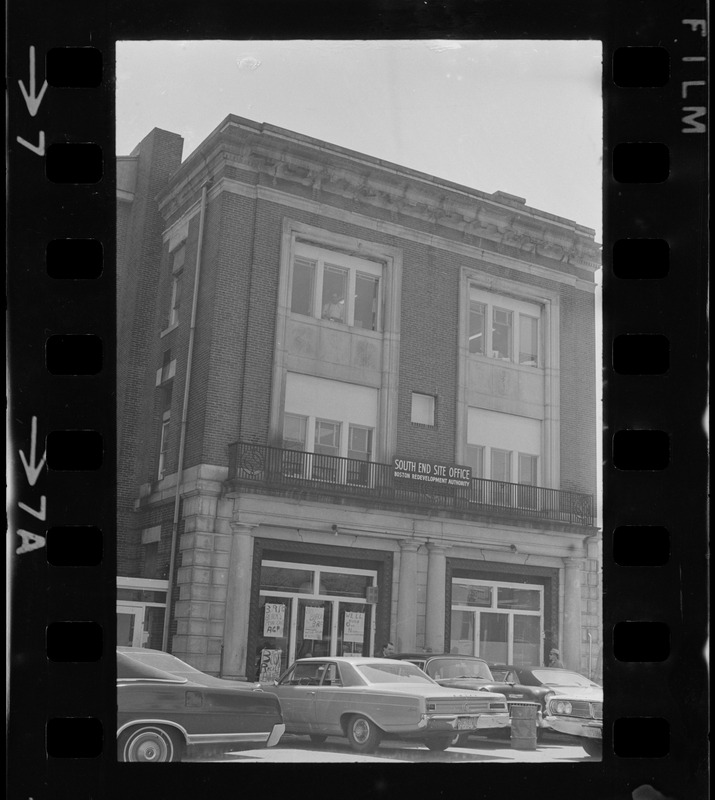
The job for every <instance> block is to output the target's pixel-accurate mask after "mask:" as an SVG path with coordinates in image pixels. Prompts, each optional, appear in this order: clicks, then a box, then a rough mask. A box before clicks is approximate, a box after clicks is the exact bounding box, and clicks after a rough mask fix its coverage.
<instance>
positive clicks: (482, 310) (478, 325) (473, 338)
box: [469, 301, 486, 353]
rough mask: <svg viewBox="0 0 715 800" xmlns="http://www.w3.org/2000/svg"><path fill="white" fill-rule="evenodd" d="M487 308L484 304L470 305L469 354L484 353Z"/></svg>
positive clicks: (471, 303) (473, 303)
mask: <svg viewBox="0 0 715 800" xmlns="http://www.w3.org/2000/svg"><path fill="white" fill-rule="evenodd" d="M485 318H486V306H485V305H484V304H483V303H475V302H474V301H472V302H470V304H469V352H470V353H484V331H485V329H486V325H485Z"/></svg>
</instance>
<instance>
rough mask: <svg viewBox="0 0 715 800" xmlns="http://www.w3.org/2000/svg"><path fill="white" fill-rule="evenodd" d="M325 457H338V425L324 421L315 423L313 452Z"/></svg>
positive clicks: (337, 423) (320, 420) (319, 420)
mask: <svg viewBox="0 0 715 800" xmlns="http://www.w3.org/2000/svg"><path fill="white" fill-rule="evenodd" d="M314 452H316V453H321V454H322V455H326V456H337V455H340V423H339V422H330V421H329V420H325V419H316V421H315V450H314Z"/></svg>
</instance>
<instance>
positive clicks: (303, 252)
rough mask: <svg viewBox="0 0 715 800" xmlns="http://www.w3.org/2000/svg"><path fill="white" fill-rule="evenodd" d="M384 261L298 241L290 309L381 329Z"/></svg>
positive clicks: (359, 325) (303, 313)
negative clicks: (375, 260)
mask: <svg viewBox="0 0 715 800" xmlns="http://www.w3.org/2000/svg"><path fill="white" fill-rule="evenodd" d="M381 278H382V264H380V263H378V262H373V261H369V260H368V259H363V258H357V257H354V256H350V255H347V254H344V253H338V252H332V251H330V250H323V249H321V248H319V247H315V246H314V245H308V244H305V243H300V242H299V243H297V244H296V252H295V256H294V259H293V270H292V276H291V289H290V298H291V300H290V310H291V311H292V312H293V313H294V314H301V315H303V316H307V317H313V318H315V319H323V320H327V321H329V322H335V323H338V324H343V325H348V326H350V327H354V328H362V329H363V330H370V331H376V330H378V329H379V327H378V326H379V325H380V320H379V308H380V284H381Z"/></svg>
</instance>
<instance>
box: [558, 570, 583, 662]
mask: <svg viewBox="0 0 715 800" xmlns="http://www.w3.org/2000/svg"><path fill="white" fill-rule="evenodd" d="M564 566H565V570H564V627H563V652H562V654H561V656H562V658H561V660H562V661H563V662H564V666H565V667H568V668H569V669H573V670H575V671H576V672H580V671H581V561H580V560H579V559H578V558H565V559H564Z"/></svg>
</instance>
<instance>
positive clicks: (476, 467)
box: [465, 444, 484, 478]
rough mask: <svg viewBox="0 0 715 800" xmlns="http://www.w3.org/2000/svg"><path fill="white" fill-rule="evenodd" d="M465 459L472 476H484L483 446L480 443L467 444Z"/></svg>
mask: <svg viewBox="0 0 715 800" xmlns="http://www.w3.org/2000/svg"><path fill="white" fill-rule="evenodd" d="M465 461H466V462H467V466H468V467H471V468H472V477H473V478H483V477H484V448H483V447H482V446H481V445H480V444H468V445H467V449H466V452H465Z"/></svg>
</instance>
